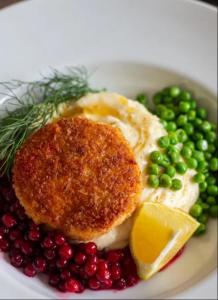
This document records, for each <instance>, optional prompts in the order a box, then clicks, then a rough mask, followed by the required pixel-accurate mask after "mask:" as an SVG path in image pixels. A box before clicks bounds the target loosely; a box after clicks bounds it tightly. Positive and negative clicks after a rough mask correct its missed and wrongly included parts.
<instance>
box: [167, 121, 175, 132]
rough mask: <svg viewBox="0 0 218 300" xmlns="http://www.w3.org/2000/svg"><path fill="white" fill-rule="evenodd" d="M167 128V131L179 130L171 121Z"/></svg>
mask: <svg viewBox="0 0 218 300" xmlns="http://www.w3.org/2000/svg"><path fill="white" fill-rule="evenodd" d="M165 128H166V130H167V131H175V130H176V129H177V126H176V123H175V122H173V121H170V122H168V123H167V125H166V127H165Z"/></svg>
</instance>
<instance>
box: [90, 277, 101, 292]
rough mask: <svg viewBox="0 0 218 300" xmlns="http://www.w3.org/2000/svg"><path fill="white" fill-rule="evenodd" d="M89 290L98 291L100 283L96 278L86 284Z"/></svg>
mask: <svg viewBox="0 0 218 300" xmlns="http://www.w3.org/2000/svg"><path fill="white" fill-rule="evenodd" d="M88 285H89V288H90V289H92V290H99V289H100V287H101V283H100V281H99V280H98V279H96V278H90V279H89V282H88Z"/></svg>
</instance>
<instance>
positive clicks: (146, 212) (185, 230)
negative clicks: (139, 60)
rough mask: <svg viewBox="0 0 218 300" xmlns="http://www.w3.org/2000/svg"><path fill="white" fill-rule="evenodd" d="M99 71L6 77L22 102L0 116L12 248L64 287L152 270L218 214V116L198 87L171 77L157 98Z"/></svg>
mask: <svg viewBox="0 0 218 300" xmlns="http://www.w3.org/2000/svg"><path fill="white" fill-rule="evenodd" d="M87 78H88V77H87V74H86V72H85V71H84V69H82V70H81V69H79V68H76V69H73V68H72V69H70V70H68V73H61V72H59V71H56V70H55V71H54V72H53V73H52V74H51V76H48V77H44V78H42V80H41V81H40V80H39V81H37V82H27V83H26V82H22V81H13V82H12V83H10V82H7V83H3V86H4V88H5V87H6V89H8V91H10V93H9V98H10V102H12V103H13V104H14V105H18V107H17V109H15V110H14V111H10V110H9V111H8V110H6V111H5V114H4V115H3V116H2V117H1V118H0V174H1V175H0V250H1V251H3V252H8V253H9V259H10V263H11V264H12V265H13V266H15V267H16V268H21V269H22V270H23V273H24V274H25V275H27V276H29V277H34V276H36V275H37V274H38V273H43V274H47V276H48V282H49V284H50V285H51V286H53V287H55V288H57V289H58V290H60V291H62V292H75V293H81V292H83V291H84V290H85V289H86V288H89V289H92V290H102V289H117V290H122V289H125V288H127V287H131V286H134V285H135V284H137V282H138V281H139V278H141V279H144V280H147V279H149V278H150V277H151V276H153V275H154V274H155V273H157V272H158V271H161V270H164V269H165V268H166V267H167V266H169V265H170V264H171V263H172V262H174V261H175V259H176V258H178V257H179V256H180V255H181V253H182V252H183V249H184V245H185V243H186V242H187V241H188V240H189V238H190V237H191V236H192V234H194V235H195V236H198V235H201V234H203V233H204V232H205V231H206V224H207V222H208V219H209V217H210V216H211V217H213V218H215V217H217V214H218V202H217V201H218V200H217V198H218V182H217V178H218V176H217V175H218V174H217V173H218V159H217V150H218V149H217V134H216V126H215V125H214V124H213V123H211V122H209V121H208V120H207V112H206V110H205V109H204V108H200V107H198V106H197V103H196V101H195V100H194V98H193V95H192V94H191V93H190V92H189V91H187V90H185V89H181V88H180V87H178V86H171V87H167V88H164V89H162V90H161V91H159V92H157V93H156V94H155V95H154V96H153V102H154V107H153V108H151V107H149V105H150V104H149V101H148V97H147V96H146V95H145V94H139V95H138V96H137V97H136V100H131V99H128V98H126V97H124V96H122V95H119V94H117V93H110V92H106V91H104V92H102V91H96V90H94V89H92V88H91V87H90V86H89V84H88V81H87ZM17 87H21V88H22V89H23V91H24V92H23V94H22V93H21V94H19V93H18V94H17V92H16V90H14V88H17ZM11 92H12V94H11Z"/></svg>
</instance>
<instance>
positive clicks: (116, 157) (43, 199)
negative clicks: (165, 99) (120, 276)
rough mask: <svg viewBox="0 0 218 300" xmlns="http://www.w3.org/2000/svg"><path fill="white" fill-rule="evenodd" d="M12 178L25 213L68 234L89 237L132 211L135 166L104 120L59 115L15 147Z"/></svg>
mask: <svg viewBox="0 0 218 300" xmlns="http://www.w3.org/2000/svg"><path fill="white" fill-rule="evenodd" d="M13 183H14V188H15V192H16V195H17V197H18V198H19V200H20V202H21V204H22V205H23V206H24V208H25V210H26V213H27V214H28V215H29V216H30V217H31V218H32V219H33V220H34V221H35V222H36V223H38V224H47V225H48V226H50V227H51V228H54V229H57V230H61V231H63V232H64V233H65V234H66V235H68V236H69V237H71V238H73V239H79V240H84V241H85V240H90V239H93V238H95V237H98V236H100V235H101V234H103V233H105V232H107V231H108V230H110V229H111V228H113V227H114V226H116V225H119V224H121V223H122V222H123V221H124V220H125V219H126V218H127V217H128V216H130V215H131V213H132V212H133V211H134V209H135V207H136V205H137V203H138V198H139V197H138V196H139V191H140V188H141V184H140V170H139V167H138V165H137V163H136V161H135V158H134V155H133V152H132V150H131V149H130V147H129V144H128V143H127V141H126V140H125V139H124V137H123V135H122V134H121V132H120V131H119V129H116V128H114V127H112V126H111V125H108V124H102V123H96V122H94V121H90V120H88V119H85V118H80V117H76V118H65V119H60V120H59V121H57V122H56V123H51V124H48V125H46V126H45V127H44V128H42V129H40V130H39V131H37V132H36V133H34V134H33V135H32V136H31V137H29V138H28V139H27V141H26V142H25V144H24V145H23V146H22V148H21V149H20V150H19V151H18V153H17V156H16V160H15V164H14V168H13Z"/></svg>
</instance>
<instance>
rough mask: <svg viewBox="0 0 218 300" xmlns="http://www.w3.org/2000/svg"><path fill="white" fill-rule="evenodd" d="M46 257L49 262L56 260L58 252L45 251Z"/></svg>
mask: <svg viewBox="0 0 218 300" xmlns="http://www.w3.org/2000/svg"><path fill="white" fill-rule="evenodd" d="M44 256H45V257H46V258H47V259H48V260H52V259H54V258H55V256H56V252H55V250H54V249H45V251H44Z"/></svg>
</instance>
